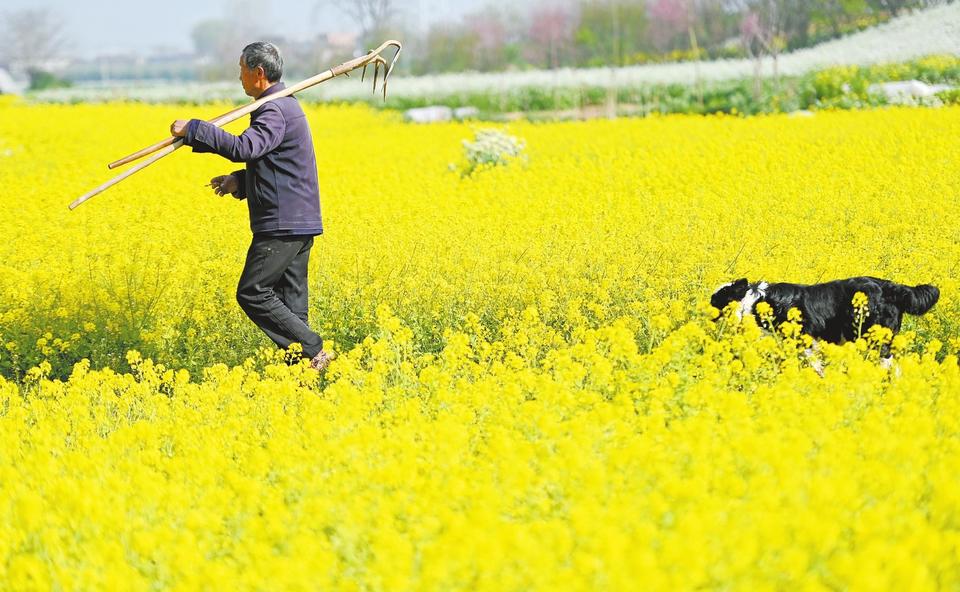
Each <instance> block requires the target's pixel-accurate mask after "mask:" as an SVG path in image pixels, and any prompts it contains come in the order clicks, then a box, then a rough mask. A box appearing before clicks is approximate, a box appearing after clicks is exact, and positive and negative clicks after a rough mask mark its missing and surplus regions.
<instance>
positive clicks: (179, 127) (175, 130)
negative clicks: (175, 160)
mask: <svg viewBox="0 0 960 592" xmlns="http://www.w3.org/2000/svg"><path fill="white" fill-rule="evenodd" d="M188 123H190V121H189V120H186V119H178V120H176V121H174V122H173V123H171V124H170V133H171V134H172V135H174V136H176V137H178V138H182V137H184V136H186V135H187V124H188Z"/></svg>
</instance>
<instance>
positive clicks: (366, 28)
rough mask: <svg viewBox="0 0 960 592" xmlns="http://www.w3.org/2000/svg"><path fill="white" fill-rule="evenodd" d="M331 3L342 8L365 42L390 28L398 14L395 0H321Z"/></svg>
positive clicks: (337, 7) (339, 8)
mask: <svg viewBox="0 0 960 592" xmlns="http://www.w3.org/2000/svg"><path fill="white" fill-rule="evenodd" d="M324 3H326V4H330V5H332V6H333V7H335V8H336V9H338V10H340V11H341V12H343V13H344V14H346V15H347V16H348V17H350V19H351V20H353V21H354V23H355V24H356V26H357V27H358V28H359V29H360V38H361V41H362V42H363V43H370V40H371V39H372V38H373V37H374V36H375V35H376V34H377V33H382V32H384V31H386V30H387V29H389V28H390V25H391V22H392V20H393V18H394V17H395V16H396V7H395V6H394V4H393V0H321V4H324Z"/></svg>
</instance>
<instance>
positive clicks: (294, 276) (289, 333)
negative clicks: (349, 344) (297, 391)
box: [237, 235, 323, 358]
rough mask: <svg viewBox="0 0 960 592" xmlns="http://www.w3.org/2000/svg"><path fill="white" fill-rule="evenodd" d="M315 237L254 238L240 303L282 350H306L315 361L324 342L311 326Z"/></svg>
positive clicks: (238, 295)
mask: <svg viewBox="0 0 960 592" xmlns="http://www.w3.org/2000/svg"><path fill="white" fill-rule="evenodd" d="M311 247H313V237H312V236H289V237H266V236H257V235H254V237H253V241H252V242H251V243H250V249H249V250H248V251H247V262H246V263H245V264H244V266H243V273H242V274H241V275H240V282H239V284H237V302H238V303H239V304H240V308H242V309H243V312H245V313H247V316H248V317H250V320H251V321H253V322H254V323H256V325H257V326H258V327H260V329H261V330H263V332H264V333H266V334H267V336H268V337H270V339H272V340H273V342H274V343H276V344H277V346H278V347H281V348H284V349H286V348H288V347H290V344H291V343H299V344H300V345H302V346H303V356H304V357H306V358H313V357H314V356H316V355H317V354H318V353H320V350H321V349H323V340H322V339H321V338H320V336H319V335H317V334H316V333H314V332H313V330H312V329H310V326H309V325H308V324H307V309H308V306H309V303H308V299H307V263H308V262H309V261H310V248H311Z"/></svg>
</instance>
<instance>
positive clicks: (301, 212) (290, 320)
mask: <svg viewBox="0 0 960 592" xmlns="http://www.w3.org/2000/svg"><path fill="white" fill-rule="evenodd" d="M282 75H283V58H282V57H281V56H280V51H279V50H278V49H277V47H276V46H275V45H273V44H272V43H264V42H257V43H251V44H250V45H248V46H246V47H245V48H243V52H242V53H241V55H240V82H241V83H242V84H243V91H244V92H245V93H246V94H247V95H249V96H251V97H253V98H254V99H261V98H264V97H267V96H270V95H271V94H275V93H277V92H280V91H282V90H283V89H284V84H283V83H282V82H280V78H281V76H282ZM170 131H171V133H172V134H173V135H175V136H179V137H183V138H184V144H186V145H187V146H191V147H192V148H193V151H194V152H214V153H216V154H219V155H220V156H222V157H224V158H226V159H228V160H230V161H232V162H244V163H246V168H245V170H239V171H236V172H234V173H231V174H229V175H222V176H219V177H214V178H213V179H211V181H210V185H211V186H212V187H213V190H214V192H215V193H216V194H217V195H225V194H227V193H229V194H231V195H233V196H234V197H235V198H237V199H246V200H247V207H248V209H249V210H250V228H251V230H252V231H253V240H252V241H251V243H250V248H249V250H248V251H247V261H246V264H245V265H244V267H243V273H242V274H241V276H240V282H239V284H238V286H237V302H238V303H239V304H240V307H241V308H242V309H243V311H244V312H245V313H246V314H247V316H248V317H250V320H252V321H253V322H254V323H256V325H257V326H258V327H260V329H262V330H263V332H264V333H266V334H267V335H268V336H269V337H270V339H272V340H273V342H274V343H276V344H277V346H279V347H281V348H288V347H289V346H290V345H291V344H292V343H299V344H301V346H302V347H303V355H304V357H306V358H309V359H310V365H311V366H312V367H313V368H315V369H316V370H318V371H320V372H322V371H323V370H325V369H326V368H327V366H328V365H329V364H330V360H331V359H332V357H331V355H330V354H328V353H327V352H325V351H323V340H322V339H321V338H320V336H319V335H317V334H316V333H314V332H313V330H312V329H310V326H309V325H308V322H307V309H308V300H307V263H308V262H309V260H310V248H311V247H312V246H313V238H314V236H316V235H319V234H322V233H323V225H322V223H321V221H320V190H319V184H318V182H317V161H316V156H315V155H314V152H313V139H312V138H311V135H310V128H309V126H308V125H307V119H306V117H305V116H304V113H303V109H301V108H300V104H299V102H297V100H296V99H295V98H293V97H292V96H289V97H283V98H280V99H275V100H272V101H267V102H266V103H264V104H263V105H261V106H260V107H259V108H258V109H257V110H256V111H254V112H253V113H252V114H251V115H250V127H249V128H247V129H246V130H245V131H244V132H243V133H242V134H240V135H239V136H234V135H233V134H230V133H227V132H225V131H223V130H222V129H220V128H218V127H216V126H214V125H211V124H209V123H207V122H205V121H201V120H198V119H191V120H189V121H184V120H177V121H175V122H173V124H171V126H170Z"/></svg>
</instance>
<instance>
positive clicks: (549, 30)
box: [528, 4, 574, 68]
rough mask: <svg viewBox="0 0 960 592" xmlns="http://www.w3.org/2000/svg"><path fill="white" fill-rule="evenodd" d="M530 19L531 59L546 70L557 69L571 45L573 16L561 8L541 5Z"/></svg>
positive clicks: (532, 13)
mask: <svg viewBox="0 0 960 592" xmlns="http://www.w3.org/2000/svg"><path fill="white" fill-rule="evenodd" d="M530 18H531V19H532V24H531V25H530V31H529V33H528V34H529V38H530V41H531V42H532V45H531V47H530V48H529V52H530V54H531V57H532V58H533V59H534V60H535V61H536V62H539V63H540V64H541V65H543V66H544V67H546V68H559V67H560V65H561V61H562V60H563V59H564V58H565V57H566V56H567V54H568V53H569V51H570V48H571V47H572V45H573V30H574V20H573V16H572V15H571V14H570V12H569V11H568V10H567V9H566V8H564V7H563V6H554V5H549V4H541V5H540V6H538V7H537V8H535V9H534V10H533V11H532V12H531V14H530Z"/></svg>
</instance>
